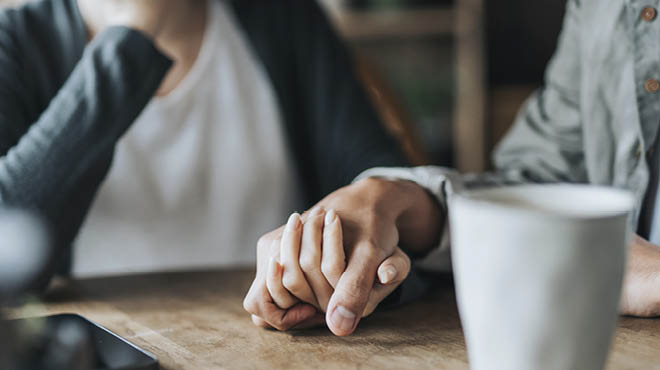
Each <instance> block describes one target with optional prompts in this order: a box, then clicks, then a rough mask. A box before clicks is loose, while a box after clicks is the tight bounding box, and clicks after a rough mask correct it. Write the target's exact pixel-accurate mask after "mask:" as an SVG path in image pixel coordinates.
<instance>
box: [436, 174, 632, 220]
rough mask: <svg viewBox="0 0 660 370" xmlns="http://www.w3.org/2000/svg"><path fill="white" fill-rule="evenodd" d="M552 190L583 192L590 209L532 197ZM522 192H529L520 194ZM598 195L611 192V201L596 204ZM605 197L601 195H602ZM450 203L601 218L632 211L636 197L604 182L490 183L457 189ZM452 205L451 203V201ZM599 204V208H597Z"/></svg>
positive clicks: (548, 214) (573, 216)
mask: <svg viewBox="0 0 660 370" xmlns="http://www.w3.org/2000/svg"><path fill="white" fill-rule="evenodd" d="M547 191H553V192H555V193H556V195H560V194H557V193H560V192H563V194H564V195H567V194H570V195H572V196H574V197H575V196H577V195H583V196H584V198H590V197H591V199H584V198H583V199H584V200H585V202H588V203H589V202H590V203H591V204H589V206H590V209H578V207H577V206H576V204H567V202H566V201H561V202H557V201H556V200H557V199H556V198H558V197H554V198H555V199H553V200H554V201H553V202H552V204H551V202H550V201H549V200H548V199H544V200H532V199H530V196H531V195H533V193H536V194H537V195H538V193H539V192H547ZM521 195H526V197H525V196H521ZM595 195H608V196H609V197H608V199H610V200H611V201H610V202H609V203H608V204H600V205H597V204H596V203H595V202H594V200H595V199H593V198H594V196H595ZM601 199H602V198H601ZM449 202H450V203H454V202H459V203H466V204H469V205H474V206H480V207H488V208H490V209H499V210H507V211H516V212H524V213H532V214H537V215H545V216H557V217H562V218H569V219H581V220H584V219H600V218H609V217H617V216H622V215H625V214H629V213H630V212H632V210H633V207H634V204H635V198H634V195H633V194H632V193H631V192H630V191H628V190H625V189H619V188H614V187H610V186H602V185H588V184H566V183H559V184H523V185H510V186H488V187H482V188H477V189H470V190H464V191H461V192H457V193H454V194H453V195H452V197H451V198H450V200H449ZM450 207H452V206H451V204H450ZM598 207H600V209H599V208H598Z"/></svg>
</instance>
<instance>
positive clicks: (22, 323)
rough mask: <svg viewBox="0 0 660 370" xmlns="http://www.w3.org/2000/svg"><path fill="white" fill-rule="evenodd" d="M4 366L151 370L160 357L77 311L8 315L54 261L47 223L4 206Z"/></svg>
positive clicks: (0, 253) (0, 263) (0, 346)
mask: <svg viewBox="0 0 660 370" xmlns="http://www.w3.org/2000/svg"><path fill="white" fill-rule="evenodd" d="M0 235H2V238H0V368H2V369H3V370H4V369H12V370H91V369H95V370H104V369H108V370H110V369H122V370H142V369H144V370H150V369H158V363H157V361H156V359H155V358H154V357H153V356H152V355H150V354H148V353H146V352H144V351H142V350H141V349H139V348H137V347H135V346H134V345H132V344H130V343H128V342H126V341H125V340H123V339H121V338H119V337H118V336H116V335H115V334H113V333H111V332H110V331H108V330H106V329H105V328H102V327H100V326H98V325H96V324H94V323H92V322H90V321H88V320H86V319H84V318H83V317H81V316H78V315H56V316H49V317H38V318H29V319H20V320H4V319H3V317H2V313H3V312H2V309H3V307H5V306H6V305H15V304H16V303H18V302H25V301H31V300H34V299H35V298H29V297H30V296H29V295H28V292H29V291H30V290H31V289H33V287H34V285H35V281H37V280H38V279H39V277H40V276H42V275H43V272H44V271H46V270H47V269H48V268H49V267H50V266H52V264H51V263H50V262H51V261H52V248H51V243H50V238H49V233H48V228H47V227H46V225H44V224H43V222H41V221H40V219H39V217H38V216H35V215H34V214H32V213H27V212H23V211H16V210H6V209H0Z"/></svg>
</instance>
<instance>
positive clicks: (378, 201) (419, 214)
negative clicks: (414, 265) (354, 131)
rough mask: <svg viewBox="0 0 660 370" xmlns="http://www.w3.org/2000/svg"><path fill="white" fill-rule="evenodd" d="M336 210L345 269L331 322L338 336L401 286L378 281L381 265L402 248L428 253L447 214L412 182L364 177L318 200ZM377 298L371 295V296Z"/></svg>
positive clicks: (329, 313) (331, 310) (328, 317)
mask: <svg viewBox="0 0 660 370" xmlns="http://www.w3.org/2000/svg"><path fill="white" fill-rule="evenodd" d="M318 205H319V206H322V207H324V208H325V209H334V210H335V211H336V213H337V214H338V215H339V216H340V217H341V220H342V225H343V228H342V230H343V245H344V251H345V255H346V259H347V266H346V271H345V272H344V273H343V274H342V275H341V277H340V279H339V281H338V282H337V284H336V286H335V292H334V293H333V295H332V298H331V299H330V302H329V303H328V308H327V312H326V323H327V324H328V327H329V328H330V330H331V331H332V332H333V333H334V334H336V335H342V336H343V335H349V334H351V333H352V332H353V331H354V330H355V328H356V326H357V324H358V322H359V321H360V318H361V317H362V314H363V313H364V312H367V313H370V311H373V309H375V308H376V306H377V303H376V304H375V305H373V306H370V305H368V302H369V301H372V302H380V301H382V300H383V299H384V298H385V297H386V296H387V295H388V294H390V293H391V292H392V291H393V290H394V288H396V286H398V284H396V285H394V286H393V285H391V284H388V285H387V286H384V287H381V286H378V285H374V281H375V279H376V276H377V272H380V271H383V273H384V272H385V271H387V269H386V268H385V267H383V268H382V269H381V268H379V266H380V264H381V263H382V262H383V261H384V260H385V259H386V258H388V257H389V256H392V255H394V254H395V252H396V251H397V246H399V245H401V246H402V247H405V248H408V250H409V251H411V252H414V253H423V252H424V251H426V250H428V249H429V248H430V247H432V246H433V245H434V244H435V242H436V241H437V240H438V239H439V238H438V236H439V232H440V227H441V225H442V222H441V221H442V216H441V211H440V207H439V206H438V204H437V202H436V201H435V200H434V199H433V198H432V197H431V195H429V194H428V193H427V192H426V191H425V190H424V189H423V188H421V187H420V186H418V185H416V184H413V183H411V182H408V181H388V180H382V179H365V180H362V181H359V182H357V183H354V184H352V185H349V186H346V187H344V188H341V189H339V190H337V191H336V192H334V193H332V194H330V195H329V196H327V197H326V198H325V199H323V200H322V201H321V202H319V204H318ZM372 297H373V298H374V299H371V300H370V298H372Z"/></svg>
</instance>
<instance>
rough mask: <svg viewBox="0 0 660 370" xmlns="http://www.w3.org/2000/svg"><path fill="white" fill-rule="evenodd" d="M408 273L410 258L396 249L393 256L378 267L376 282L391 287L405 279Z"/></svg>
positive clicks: (399, 249)
mask: <svg viewBox="0 0 660 370" xmlns="http://www.w3.org/2000/svg"><path fill="white" fill-rule="evenodd" d="M408 272H410V258H409V257H408V256H407V255H406V254H405V253H404V252H403V251H402V250H401V248H399V247H397V248H396V250H395V251H394V254H392V255H391V256H389V257H388V258H387V259H386V260H385V261H383V263H381V264H380V266H378V282H380V283H381V284H383V285H393V284H396V283H398V282H400V281H402V280H403V279H405V278H406V276H407V275H408Z"/></svg>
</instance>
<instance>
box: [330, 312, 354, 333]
mask: <svg viewBox="0 0 660 370" xmlns="http://www.w3.org/2000/svg"><path fill="white" fill-rule="evenodd" d="M356 318H357V316H356V315H355V314H354V313H353V312H351V311H349V310H347V309H346V308H345V307H344V306H337V308H335V311H334V312H333V313H332V316H330V320H332V323H333V324H334V325H335V326H336V327H337V328H338V329H339V330H341V331H350V330H352V329H353V327H354V326H355V319H356Z"/></svg>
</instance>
